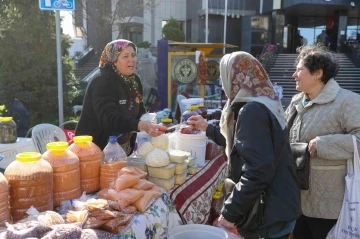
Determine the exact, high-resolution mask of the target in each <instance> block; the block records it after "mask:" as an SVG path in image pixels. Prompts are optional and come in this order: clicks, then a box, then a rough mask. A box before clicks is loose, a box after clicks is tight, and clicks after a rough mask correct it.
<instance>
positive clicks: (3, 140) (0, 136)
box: [0, 117, 17, 144]
mask: <svg viewBox="0 0 360 239" xmlns="http://www.w3.org/2000/svg"><path fill="white" fill-rule="evenodd" d="M16 140H17V132H16V123H15V121H13V118H12V117H0V144H11V143H15V142H16Z"/></svg>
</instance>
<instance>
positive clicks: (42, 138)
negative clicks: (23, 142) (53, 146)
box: [31, 124, 67, 154]
mask: <svg viewBox="0 0 360 239" xmlns="http://www.w3.org/2000/svg"><path fill="white" fill-rule="evenodd" d="M31 138H32V140H33V141H34V144H35V146H36V147H37V149H38V150H39V152H40V153H41V154H43V153H45V151H46V144H48V143H50V142H57V141H63V142H67V141H66V135H65V132H64V131H63V130H62V129H61V128H60V127H58V126H56V125H53V124H38V125H36V126H35V127H34V128H33V129H32V131H31Z"/></svg>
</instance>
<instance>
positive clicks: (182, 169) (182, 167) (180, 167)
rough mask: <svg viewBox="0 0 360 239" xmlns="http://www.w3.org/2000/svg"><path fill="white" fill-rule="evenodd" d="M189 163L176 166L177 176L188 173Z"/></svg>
mask: <svg viewBox="0 0 360 239" xmlns="http://www.w3.org/2000/svg"><path fill="white" fill-rule="evenodd" d="M186 168H187V163H186V162H185V161H184V162H183V163H177V164H176V166H175V174H183V173H184V172H185V171H186Z"/></svg>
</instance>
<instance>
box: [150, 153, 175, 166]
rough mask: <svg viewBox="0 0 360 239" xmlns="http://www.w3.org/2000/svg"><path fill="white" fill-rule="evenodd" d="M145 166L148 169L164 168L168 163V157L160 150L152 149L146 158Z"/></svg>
mask: <svg viewBox="0 0 360 239" xmlns="http://www.w3.org/2000/svg"><path fill="white" fill-rule="evenodd" d="M145 161H146V164H147V166H150V167H164V166H167V165H168V164H169V163H170V161H169V156H168V155H167V153H166V152H165V151H163V150H161V149H154V150H153V151H151V152H150V153H149V154H148V155H147V156H146V160H145Z"/></svg>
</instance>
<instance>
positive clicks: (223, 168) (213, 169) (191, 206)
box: [170, 153, 227, 224]
mask: <svg viewBox="0 0 360 239" xmlns="http://www.w3.org/2000/svg"><path fill="white" fill-rule="evenodd" d="M226 176H227V158H226V156H225V154H224V153H220V154H218V155H216V156H215V157H214V158H213V159H212V160H209V161H207V163H206V164H205V166H204V167H202V168H201V169H199V171H198V172H197V173H196V174H194V175H192V176H191V177H189V178H188V179H187V180H186V182H185V183H184V184H182V185H179V186H178V187H175V188H174V189H173V190H172V191H171V193H170V198H171V199H172V200H173V203H174V205H175V207H176V208H177V210H178V212H179V213H180V214H181V215H182V216H183V217H184V219H185V220H186V222H187V223H188V224H206V222H207V221H208V219H209V214H210V208H211V201H212V194H213V193H214V192H215V191H216V188H217V187H218V186H219V185H220V184H221V183H222V182H223V181H224V179H225V178H226Z"/></svg>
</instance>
